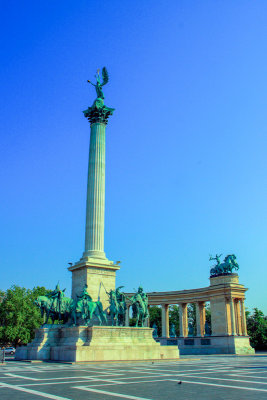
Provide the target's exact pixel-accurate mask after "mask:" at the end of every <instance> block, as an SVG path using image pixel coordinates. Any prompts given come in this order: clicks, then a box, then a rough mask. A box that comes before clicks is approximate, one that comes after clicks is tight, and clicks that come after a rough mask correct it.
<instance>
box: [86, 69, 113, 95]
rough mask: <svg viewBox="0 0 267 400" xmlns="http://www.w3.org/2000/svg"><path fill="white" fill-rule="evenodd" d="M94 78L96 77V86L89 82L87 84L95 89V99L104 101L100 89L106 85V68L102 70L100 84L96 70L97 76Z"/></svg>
mask: <svg viewBox="0 0 267 400" xmlns="http://www.w3.org/2000/svg"><path fill="white" fill-rule="evenodd" d="M95 77H96V84H94V83H92V82H91V81H89V80H88V81H87V82H89V83H91V85H93V86H94V87H95V90H96V94H97V98H99V99H103V100H104V98H105V96H104V94H103V91H102V87H103V86H104V85H106V84H107V83H108V79H109V77H108V71H107V68H106V67H103V68H102V79H103V81H102V83H101V82H100V76H99V69H98V70H97V74H96V75H95Z"/></svg>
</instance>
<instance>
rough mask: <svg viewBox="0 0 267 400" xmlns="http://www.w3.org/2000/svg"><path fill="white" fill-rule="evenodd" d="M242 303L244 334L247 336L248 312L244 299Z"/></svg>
mask: <svg viewBox="0 0 267 400" xmlns="http://www.w3.org/2000/svg"><path fill="white" fill-rule="evenodd" d="M240 303H241V320H242V334H243V335H244V336H247V334H248V333H247V319H246V310H245V303H244V299H241V300H240Z"/></svg>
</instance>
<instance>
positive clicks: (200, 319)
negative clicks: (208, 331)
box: [196, 301, 206, 336]
mask: <svg viewBox="0 0 267 400" xmlns="http://www.w3.org/2000/svg"><path fill="white" fill-rule="evenodd" d="M205 320H206V311H205V302H204V301H199V302H197V303H196V322H197V336H204V334H205Z"/></svg>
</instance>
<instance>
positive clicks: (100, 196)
mask: <svg viewBox="0 0 267 400" xmlns="http://www.w3.org/2000/svg"><path fill="white" fill-rule="evenodd" d="M105 130H106V125H105V124H104V123H94V124H92V125H91V135H90V151H89V165H88V182H87V202H86V231H85V249H84V250H85V251H84V256H87V257H93V258H104V259H105V258H106V257H105V253H104V214H105Z"/></svg>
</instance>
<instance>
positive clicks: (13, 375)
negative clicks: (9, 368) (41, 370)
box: [6, 373, 39, 381]
mask: <svg viewBox="0 0 267 400" xmlns="http://www.w3.org/2000/svg"><path fill="white" fill-rule="evenodd" d="M6 375H7V376H10V377H11V378H12V377H13V378H22V379H28V380H30V381H38V380H39V379H38V378H30V377H29V378H28V377H27V376H22V375H16V374H10V373H7V374H6Z"/></svg>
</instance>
